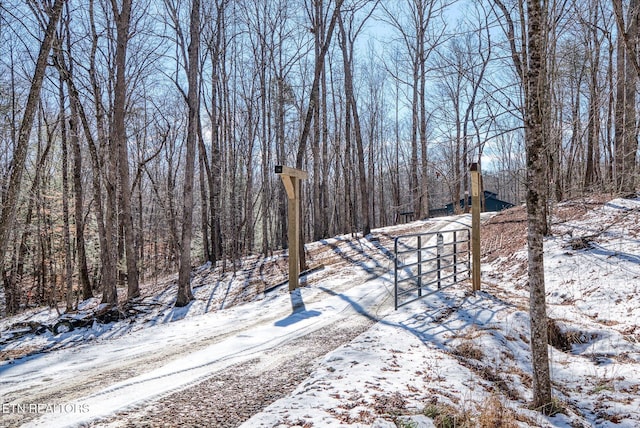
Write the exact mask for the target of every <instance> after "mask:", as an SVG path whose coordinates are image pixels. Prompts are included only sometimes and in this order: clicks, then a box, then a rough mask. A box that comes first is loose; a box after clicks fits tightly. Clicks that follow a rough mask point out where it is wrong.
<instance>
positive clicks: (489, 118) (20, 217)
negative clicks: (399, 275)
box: [0, 0, 640, 314]
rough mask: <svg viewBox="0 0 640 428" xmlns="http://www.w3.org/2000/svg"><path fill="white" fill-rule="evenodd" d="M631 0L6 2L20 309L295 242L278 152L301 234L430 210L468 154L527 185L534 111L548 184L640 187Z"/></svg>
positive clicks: (132, 287)
mask: <svg viewBox="0 0 640 428" xmlns="http://www.w3.org/2000/svg"><path fill="white" fill-rule="evenodd" d="M534 3H535V4H536V5H537V7H538V8H539V9H540V11H541V22H543V24H544V26H543V28H544V29H545V31H544V33H543V36H544V37H543V39H542V40H540V41H538V43H539V47H541V49H542V50H541V52H542V53H543V56H542V58H541V59H540V60H539V61H540V67H541V68H540V69H541V70H542V71H541V73H542V75H543V76H544V79H543V80H542V81H540V80H539V79H538V78H536V77H535V76H533V75H531V70H532V68H531V65H532V64H531V61H532V59H531V57H530V56H528V55H527V52H529V51H528V50H527V49H531V47H530V46H531V40H530V39H529V37H528V35H529V34H531V33H530V32H529V31H528V30H530V28H528V27H527V26H528V25H530V24H531V22H532V21H530V20H531V18H530V17H529V15H527V13H528V12H531V11H532V10H534V8H533V6H532V5H534ZM637 3H638V2H637V0H629V1H628V2H627V1H623V0H614V1H613V2H605V1H600V0H585V1H568V2H560V3H554V2H544V1H542V2H541V1H535V2H534V1H531V0H530V1H527V2H525V1H523V0H486V1H473V2H463V1H460V2H447V1H443V0H393V1H390V0H306V1H305V0H211V1H207V2H201V1H197V0H193V1H186V0H83V1H77V0H55V1H54V0H47V1H36V0H0V52H1V56H0V58H1V61H0V69H1V72H0V94H1V97H0V114H1V117H0V120H1V122H0V190H1V199H2V212H1V217H0V273H2V278H1V280H2V286H3V290H4V293H3V295H4V301H5V312H6V313H7V314H11V313H16V312H18V311H20V310H21V308H24V307H26V306H27V305H30V304H53V303H54V302H66V306H67V309H72V308H73V307H74V305H76V304H77V301H78V300H80V299H84V298H88V297H91V296H101V297H102V300H103V301H104V302H106V303H115V302H116V301H117V299H118V297H119V296H118V295H119V293H120V294H122V293H125V295H126V296H124V297H125V298H126V299H134V298H136V297H137V296H138V295H139V284H140V283H141V282H143V281H146V280H149V279H150V278H153V277H157V276H159V275H163V274H165V273H174V272H177V271H178V270H179V271H180V275H179V278H180V285H181V286H180V290H181V291H180V293H179V298H178V304H186V303H188V301H189V299H191V298H192V295H191V292H190V289H189V284H188V281H189V272H190V267H191V265H196V264H199V263H204V262H207V261H209V262H211V263H213V264H216V263H217V264H221V265H224V267H225V268H226V269H230V270H231V269H234V268H235V266H236V264H237V261H238V260H239V259H240V258H241V257H243V256H244V255H247V254H255V253H262V254H265V255H268V254H270V253H271V252H272V251H273V250H275V249H280V248H283V247H285V246H286V242H287V237H286V227H285V224H286V222H285V217H286V212H287V208H286V196H285V194H284V189H283V188H282V185H281V183H280V181H279V178H278V177H277V176H276V175H275V174H274V173H273V171H274V166H275V165H282V164H283V165H291V166H294V167H298V168H302V169H305V170H307V171H308V172H309V180H306V181H305V183H304V186H303V216H304V222H303V225H304V230H303V233H304V239H305V240H307V241H309V240H317V239H321V238H324V237H328V236H332V235H335V234H338V233H365V234H366V233H368V232H369V231H370V230H371V229H372V228H375V227H380V226H385V225H390V224H394V223H397V222H399V221H401V218H400V213H402V212H413V213H414V216H415V217H416V218H424V217H427V216H429V211H430V209H434V208H442V207H443V206H444V205H445V204H446V203H449V202H451V201H454V200H458V199H460V198H461V197H462V196H463V195H464V194H465V192H468V191H469V175H468V172H467V170H468V168H467V167H468V165H469V163H470V162H479V163H481V164H482V170H483V174H484V183H485V188H487V189H488V190H491V191H494V192H497V193H499V195H500V197H501V198H502V199H505V200H507V201H510V202H513V203H519V202H521V201H524V200H525V197H530V196H531V195H530V194H529V195H527V190H530V189H531V188H532V186H533V185H532V183H531V177H527V174H526V171H527V169H529V170H531V168H532V165H527V162H526V158H527V156H526V155H527V151H526V146H525V140H526V137H527V135H531V132H532V130H533V132H534V134H535V135H536V136H538V137H539V139H540V141H539V142H537V143H536V144H538V146H537V148H536V153H537V154H538V155H539V157H540V161H539V162H538V163H537V164H536V165H535V168H539V174H538V178H537V179H538V180H539V183H537V184H536V186H537V187H535V188H536V189H539V190H540V192H539V194H537V195H536V197H537V198H539V199H540V200H541V201H542V202H543V203H542V205H541V206H543V207H545V206H548V203H551V202H554V201H559V200H563V199H567V198H571V197H575V196H580V195H583V194H588V193H590V192H598V191H606V192H617V193H629V192H632V191H634V190H635V180H636V175H637V151H638V144H637V136H638V131H637V123H638V120H637V117H636V116H637V114H636V111H637V109H636V106H637V81H638V79H639V77H640V64H639V63H638V59H637V58H638V52H637V50H638V10H639V9H638V4H637ZM536 10H537V9H536ZM529 53H530V52H529ZM536 79H537V80H536ZM533 80H535V81H536V82H537V83H536V85H538V86H535V88H534V86H531V85H532V83H531V82H532V81H533ZM536 88H537V89H536ZM535 95H537V96H538V97H537V99H535V100H534V102H535V112H536V114H537V115H539V117H534V118H533V119H535V121H534V122H535V128H532V126H533V125H532V124H533V122H531V119H532V117H531V116H530V114H531V111H534V110H531V104H529V103H530V102H531V97H532V96H535ZM543 223H544V222H543ZM540 227H541V230H540V232H541V233H544V230H543V229H544V225H541V226H540ZM120 297H121V298H122V297H123V296H120Z"/></svg>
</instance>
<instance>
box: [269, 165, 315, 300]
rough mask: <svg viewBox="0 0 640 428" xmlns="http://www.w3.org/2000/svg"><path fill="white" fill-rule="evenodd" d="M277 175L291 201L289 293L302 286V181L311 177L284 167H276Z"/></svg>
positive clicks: (289, 213) (289, 215)
mask: <svg viewBox="0 0 640 428" xmlns="http://www.w3.org/2000/svg"><path fill="white" fill-rule="evenodd" d="M276 174H278V175H280V178H282V183H283V184H284V188H285V190H286V191H287V199H289V206H288V210H287V212H288V217H289V220H288V238H289V291H293V290H295V289H296V288H298V287H299V285H300V279H299V277H300V229H301V228H300V180H306V179H307V177H308V176H309V175H308V174H307V172H306V171H303V170H301V169H295V168H289V167H287V166H283V165H276Z"/></svg>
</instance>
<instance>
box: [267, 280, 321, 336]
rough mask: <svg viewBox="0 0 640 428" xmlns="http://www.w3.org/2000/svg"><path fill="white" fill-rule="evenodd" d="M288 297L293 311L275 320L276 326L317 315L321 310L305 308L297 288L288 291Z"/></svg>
mask: <svg viewBox="0 0 640 428" xmlns="http://www.w3.org/2000/svg"><path fill="white" fill-rule="evenodd" d="M289 297H291V309H292V311H293V312H292V313H291V315H289V316H288V317H286V318H283V319H281V320H279V321H276V322H275V324H274V325H275V326H276V327H288V326H290V325H292V324H295V323H297V322H300V321H302V320H306V319H309V318H313V317H317V316H320V315H321V314H322V312H319V311H308V310H307V307H306V306H305V304H304V300H302V294H301V293H300V289H299V288H298V289H296V290H293V291H292V292H291V293H289Z"/></svg>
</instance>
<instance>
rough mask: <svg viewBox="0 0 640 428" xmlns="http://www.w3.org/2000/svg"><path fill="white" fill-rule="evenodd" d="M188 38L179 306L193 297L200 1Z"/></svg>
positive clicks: (195, 4) (193, 12)
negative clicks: (185, 149)
mask: <svg viewBox="0 0 640 428" xmlns="http://www.w3.org/2000/svg"><path fill="white" fill-rule="evenodd" d="M189 28H190V31H189V32H190V41H189V48H188V53H189V64H188V65H187V67H188V69H187V78H188V81H189V92H188V94H187V104H188V108H189V118H188V131H187V154H186V162H185V169H184V187H183V193H184V205H183V210H182V215H183V218H184V221H183V223H182V240H181V242H182V245H181V248H180V250H181V251H180V271H179V273H178V295H177V298H176V306H177V307H182V306H186V305H187V304H189V302H190V301H192V300H193V299H194V296H193V292H192V291H191V232H192V231H191V227H192V225H193V213H192V210H193V177H194V168H195V158H196V143H197V138H198V113H199V110H200V109H199V104H200V97H199V84H198V76H199V71H200V67H199V64H200V0H193V2H192V3H191V18H190V25H189Z"/></svg>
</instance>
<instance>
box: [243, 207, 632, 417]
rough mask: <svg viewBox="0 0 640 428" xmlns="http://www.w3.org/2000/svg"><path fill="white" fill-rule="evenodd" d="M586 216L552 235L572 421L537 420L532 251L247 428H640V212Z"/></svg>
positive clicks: (390, 322)
mask: <svg viewBox="0 0 640 428" xmlns="http://www.w3.org/2000/svg"><path fill="white" fill-rule="evenodd" d="M579 217H580V218H578V219H575V220H570V221H564V222H561V223H560V224H556V225H554V233H555V237H554V238H550V239H548V240H547V242H546V243H545V255H546V260H545V275H546V280H547V299H548V313H549V316H550V318H552V319H553V320H554V322H555V325H557V327H558V329H559V333H558V334H559V336H560V339H561V340H559V342H560V343H561V344H563V345H564V347H563V348H560V346H559V348H560V349H556V348H554V347H551V346H550V347H549V355H550V360H551V364H552V367H551V369H552V382H553V388H554V396H555V397H557V399H558V401H559V404H560V405H561V406H562V407H563V408H564V411H563V413H560V414H557V415H555V416H553V417H546V416H543V415H542V414H540V413H539V412H536V411H532V410H530V409H529V408H528V403H529V402H530V400H531V397H532V391H531V373H532V369H531V361H530V349H529V344H528V336H529V315H528V312H527V304H528V302H527V295H528V290H527V289H526V266H523V265H524V264H525V262H526V249H525V248H518V249H517V251H514V252H513V253H512V254H511V255H510V256H509V257H506V258H499V259H496V260H494V261H493V262H491V263H489V264H485V265H484V266H483V269H482V270H483V278H484V279H486V281H485V282H484V284H483V288H484V290H483V291H482V292H480V293H478V294H476V295H471V294H469V293H468V292H467V291H466V289H468V286H467V287H466V288H464V287H458V288H457V289H454V290H453V291H452V290H447V291H446V292H444V293H442V294H439V295H432V296H429V297H427V298H425V299H424V300H422V301H420V302H416V303H414V304H412V305H410V306H407V307H403V308H401V309H400V310H398V311H397V312H395V313H393V314H391V315H389V316H387V317H385V318H384V320H382V321H381V322H379V323H378V324H376V325H375V326H374V327H373V328H371V329H370V330H369V331H367V332H366V333H363V334H362V335H360V336H359V337H358V338H357V339H356V340H354V341H352V342H351V343H349V344H347V345H345V346H343V347H341V348H339V349H337V350H336V351H334V352H332V353H330V354H329V355H327V356H326V357H325V358H324V359H323V360H322V361H320V362H319V363H318V365H317V368H316V370H315V371H314V372H313V374H312V375H311V376H310V377H309V379H308V380H307V381H305V382H304V383H302V384H301V385H300V386H299V387H298V388H297V389H296V390H295V391H294V392H293V393H292V394H291V396H290V397H287V398H284V399H281V400H278V401H277V402H275V403H274V404H272V405H271V406H269V407H268V408H266V409H265V410H264V411H263V412H262V413H260V414H257V415H255V416H254V417H253V418H251V419H250V420H248V421H247V422H246V423H245V424H244V425H243V427H246V428H250V427H258V426H260V427H278V426H283V427H284V426H292V425H297V426H313V427H332V426H363V427H364V426H370V425H371V424H373V425H374V426H378V427H384V426H395V424H398V426H425V427H426V426H430V424H431V423H432V422H433V421H436V423H440V424H443V425H445V424H446V423H447V421H449V422H454V423H455V424H457V425H458V426H461V425H463V424H464V423H466V424H467V425H466V426H497V425H498V424H499V423H502V424H504V425H502V426H523V427H528V426H558V427H575V426H584V427H588V426H601V427H609V426H611V427H613V426H615V427H637V426H640V331H639V330H638V324H639V321H640V295H639V294H638V292H637V291H638V286H639V284H640V281H639V280H638V279H639V278H640V256H639V254H640V240H639V239H638V236H640V200H637V199H636V200H623V199H617V200H614V201H611V202H609V203H607V204H605V205H604V206H601V207H599V208H596V209H595V210H592V211H589V212H587V214H586V215H584V216H579ZM582 241H585V242H587V243H588V244H589V245H587V246H586V247H585V248H581V246H580V245H578V244H580V243H581V242H582ZM424 415H429V416H431V417H432V418H434V419H428V420H426V421H425V418H424ZM447 418H448V419H447ZM403 424H404V425H403Z"/></svg>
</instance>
